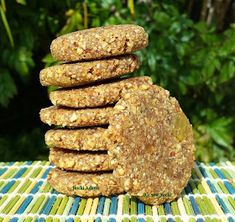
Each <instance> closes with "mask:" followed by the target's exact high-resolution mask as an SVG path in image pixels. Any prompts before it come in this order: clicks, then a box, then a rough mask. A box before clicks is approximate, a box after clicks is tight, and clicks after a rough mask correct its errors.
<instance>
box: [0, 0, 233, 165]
mask: <svg viewBox="0 0 235 222" xmlns="http://www.w3.org/2000/svg"><path fill="white" fill-rule="evenodd" d="M234 10H235V2H234V1H232V0H223V1H209V0H199V1H196V0H190V1H186V0H185V1H183V0H180V1H151V0H145V1H144V0H138V1H133V0H129V1H117V0H116V1H115V0H103V1H98V0H96V1H88V0H87V1H73V0H67V1H56V0H50V1H45V0H42V1H26V0H16V1H15V0H8V1H4V0H1V5H0V13H1V19H0V52H1V53H0V161H13V160H35V159H46V158H47V155H48V149H47V148H46V146H45V144H44V141H43V134H44V133H45V131H46V130H47V129H48V128H47V126H45V125H44V124H42V123H41V122H40V120H39V115H38V113H39V110H40V108H42V107H46V106H49V105H50V103H49V100H48V97H47V96H48V91H47V89H46V88H43V87H42V86H40V84H39V77H38V75H39V71H40V70H41V69H42V68H43V67H45V66H50V65H53V64H54V60H53V59H52V57H51V56H50V54H49V45H50V43H51V41H52V39H54V38H55V37H56V36H58V35H61V34H64V33H68V32H72V31H75V30H81V29H84V28H89V27H96V26H102V25H109V24H122V23H136V24H139V25H141V26H143V27H144V28H145V30H146V31H147V32H148V33H149V40H150V43H149V46H148V48H147V49H145V50H142V51H141V52H138V53H137V54H138V55H139V56H140V57H141V60H142V66H141V69H140V70H139V71H137V72H136V73H135V75H149V76H151V77H152V79H153V81H154V82H155V83H156V84H158V85H161V86H163V87H165V88H167V89H168V90H169V91H170V93H171V95H173V96H175V97H176V98H177V99H178V100H179V102H180V104H181V106H182V108H183V110H184V111H185V113H186V114H187V116H188V117H189V119H190V121H191V123H192V124H193V127H194V132H195V144H196V147H197V153H196V155H197V159H198V160H200V161H207V162H208V161H219V160H224V159H230V160H234V159H235V150H234V148H233V147H234V138H235V133H234V132H235V131H234V128H235V127H234V126H235V124H234V123H235V115H234V113H235V95H234V91H235V24H233V23H234V22H235V13H233V12H234Z"/></svg>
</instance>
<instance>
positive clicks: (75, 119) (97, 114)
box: [40, 106, 113, 128]
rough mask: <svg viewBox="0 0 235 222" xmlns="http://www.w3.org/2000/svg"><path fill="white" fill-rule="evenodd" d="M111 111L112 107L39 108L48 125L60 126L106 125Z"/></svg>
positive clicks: (41, 116)
mask: <svg viewBox="0 0 235 222" xmlns="http://www.w3.org/2000/svg"><path fill="white" fill-rule="evenodd" d="M112 111H113V107H105V108H94V109H91V108H90V109H78V110H73V109H65V108H59V107H57V106H51V107H48V108H44V109H41V111H40V118H41V121H42V122H44V123H46V124H48V125H56V126H61V127H65V126H66V127H70V128H76V127H84V126H97V125H107V124H108V123H109V117H110V116H111V114H112Z"/></svg>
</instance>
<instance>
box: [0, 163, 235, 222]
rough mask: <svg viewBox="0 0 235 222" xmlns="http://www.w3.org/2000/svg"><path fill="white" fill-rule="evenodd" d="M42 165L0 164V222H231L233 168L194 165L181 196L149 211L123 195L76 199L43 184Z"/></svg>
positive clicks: (44, 169) (234, 187)
mask: <svg viewBox="0 0 235 222" xmlns="http://www.w3.org/2000/svg"><path fill="white" fill-rule="evenodd" d="M53 167H54V166H53V165H51V164H50V163H49V162H47V161H33V162H32V161H26V162H5V163H4V162H1V163H0V221H87V222H91V221H110V222H114V221H124V222H127V221H133V222H134V221H138V222H142V221H147V222H151V221H199V222H200V221H235V163H232V162H229V161H227V162H221V163H217V164H215V163H210V164H204V163H199V162H197V163H195V166H194V170H193V173H192V177H191V179H190V180H189V183H188V185H187V186H186V188H185V189H184V191H183V192H182V194H181V196H180V197H179V198H178V199H177V200H175V201H173V202H171V203H165V204H162V205H160V206H149V205H146V204H143V203H142V202H141V201H138V200H137V199H135V198H134V197H130V196H129V195H128V194H123V195H119V196H111V197H103V196H100V197H96V198H81V197H69V196H66V195H63V194H60V193H58V192H57V191H55V190H54V189H52V188H51V186H50V185H49V184H48V183H47V180H46V178H47V174H48V172H49V171H50V170H51V169H52V168H53Z"/></svg>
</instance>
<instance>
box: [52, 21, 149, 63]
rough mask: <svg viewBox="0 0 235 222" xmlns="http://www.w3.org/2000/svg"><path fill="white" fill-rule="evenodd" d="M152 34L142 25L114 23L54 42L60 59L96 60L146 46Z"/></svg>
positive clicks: (75, 33) (67, 35)
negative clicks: (149, 34) (149, 35)
mask: <svg viewBox="0 0 235 222" xmlns="http://www.w3.org/2000/svg"><path fill="white" fill-rule="evenodd" d="M147 45H148V34H147V33H146V32H145V31H144V29H143V28H142V27H140V26H138V25H112V26H104V27H98V28H91V29H85V30H81V31H76V32H72V33H69V34H65V35H62V36H60V37H58V38H56V39H55V40H53V41H52V43H51V47H50V48H51V54H52V56H53V57H54V58H55V59H56V60H61V61H81V60H95V59H101V58H106V57H110V56H116V55H123V54H127V53H131V52H134V51H137V50H139V49H142V48H145V47H146V46H147Z"/></svg>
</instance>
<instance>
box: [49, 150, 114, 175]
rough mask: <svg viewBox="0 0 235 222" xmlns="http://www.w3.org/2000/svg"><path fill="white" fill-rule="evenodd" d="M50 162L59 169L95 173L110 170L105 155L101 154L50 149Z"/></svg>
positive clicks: (108, 161)
mask: <svg viewBox="0 0 235 222" xmlns="http://www.w3.org/2000/svg"><path fill="white" fill-rule="evenodd" d="M49 160H50V162H52V163H54V164H55V165H56V166H57V167H59V168H60V169H65V170H72V171H83V172H96V171H108V170H112V167H111V166H110V159H109V156H108V154H107V153H103V152H89V153H88V152H79V151H74V150H68V149H60V148H51V149H50V153H49Z"/></svg>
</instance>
